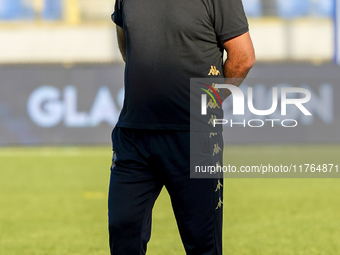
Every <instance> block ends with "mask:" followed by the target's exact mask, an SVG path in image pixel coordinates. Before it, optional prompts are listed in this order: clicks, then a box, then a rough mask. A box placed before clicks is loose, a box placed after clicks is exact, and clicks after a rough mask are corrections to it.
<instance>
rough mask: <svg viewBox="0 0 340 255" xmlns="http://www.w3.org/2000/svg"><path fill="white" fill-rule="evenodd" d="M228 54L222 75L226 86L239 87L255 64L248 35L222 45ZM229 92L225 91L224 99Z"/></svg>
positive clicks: (245, 34) (252, 48)
mask: <svg viewBox="0 0 340 255" xmlns="http://www.w3.org/2000/svg"><path fill="white" fill-rule="evenodd" d="M223 46H224V48H225V49H226V51H227V53H228V57H227V60H226V61H225V63H224V69H223V74H224V77H225V78H226V80H225V83H226V84H232V85H235V86H240V85H241V83H242V82H243V80H244V79H245V78H246V76H247V74H248V73H249V71H250V69H251V68H252V67H253V65H254V64H255V52H254V47H253V43H252V41H251V38H250V35H249V33H248V32H247V33H244V34H242V35H240V36H237V37H235V38H232V39H230V40H228V41H226V42H224V44H223ZM230 94H231V92H230V91H229V90H227V89H226V92H225V98H227V97H228V96H229V95H230Z"/></svg>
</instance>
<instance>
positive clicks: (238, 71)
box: [223, 59, 254, 98]
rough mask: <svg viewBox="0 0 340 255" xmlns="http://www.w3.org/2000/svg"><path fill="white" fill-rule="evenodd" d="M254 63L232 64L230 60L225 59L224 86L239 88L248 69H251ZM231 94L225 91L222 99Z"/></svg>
mask: <svg viewBox="0 0 340 255" xmlns="http://www.w3.org/2000/svg"><path fill="white" fill-rule="evenodd" d="M253 64H254V62H253V61H252V62H250V61H249V63H238V62H236V63H234V62H232V61H231V60H230V59H227V60H226V61H225V63H224V70H223V72H224V77H225V84H232V85H235V86H237V87H238V86H240V85H241V84H242V82H243V81H244V79H245V78H246V77H247V75H248V73H249V71H250V69H251V68H252V67H253ZM230 94H231V92H230V91H229V90H228V89H226V90H225V94H224V98H227V97H228V96H230Z"/></svg>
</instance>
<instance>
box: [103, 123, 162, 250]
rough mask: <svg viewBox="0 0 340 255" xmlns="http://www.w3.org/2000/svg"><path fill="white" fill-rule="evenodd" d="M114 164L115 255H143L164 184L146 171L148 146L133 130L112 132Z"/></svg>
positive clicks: (112, 219)
mask: <svg viewBox="0 0 340 255" xmlns="http://www.w3.org/2000/svg"><path fill="white" fill-rule="evenodd" d="M113 147H114V150H115V153H114V157H113V158H114V162H113V165H112V168H111V180H110V188H109V234H110V250H111V254H112V255H128V254H132V255H142V254H145V252H146V245H147V242H148V241H149V239H150V234H151V212H152V208H153V205H154V202H155V200H156V198H157V197H158V195H159V193H160V191H161V189H162V184H161V183H160V182H159V181H158V180H157V178H156V177H155V175H154V174H153V173H152V171H151V170H149V169H148V168H147V165H146V162H145V159H144V155H147V154H148V153H147V152H146V151H144V148H145V146H143V145H142V144H141V140H139V139H138V137H135V134H134V133H133V130H122V129H119V128H116V129H115V130H114V132H113Z"/></svg>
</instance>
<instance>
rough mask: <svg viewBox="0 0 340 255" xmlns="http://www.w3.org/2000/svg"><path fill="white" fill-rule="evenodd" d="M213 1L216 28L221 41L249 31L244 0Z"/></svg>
mask: <svg viewBox="0 0 340 255" xmlns="http://www.w3.org/2000/svg"><path fill="white" fill-rule="evenodd" d="M213 3H214V7H213V13H212V17H213V24H214V29H215V33H216V35H217V37H218V39H219V40H220V41H221V42H223V41H226V40H228V39H231V38H233V37H236V36H238V35H241V34H244V33H246V32H248V30H249V29H248V21H247V17H246V14H245V12H244V9H243V4H242V0H213Z"/></svg>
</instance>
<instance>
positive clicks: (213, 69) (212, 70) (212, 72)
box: [208, 66, 221, 75]
mask: <svg viewBox="0 0 340 255" xmlns="http://www.w3.org/2000/svg"><path fill="white" fill-rule="evenodd" d="M219 74H221V73H220V71H218V70H217V69H216V66H211V68H210V72H209V73H208V75H219Z"/></svg>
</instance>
